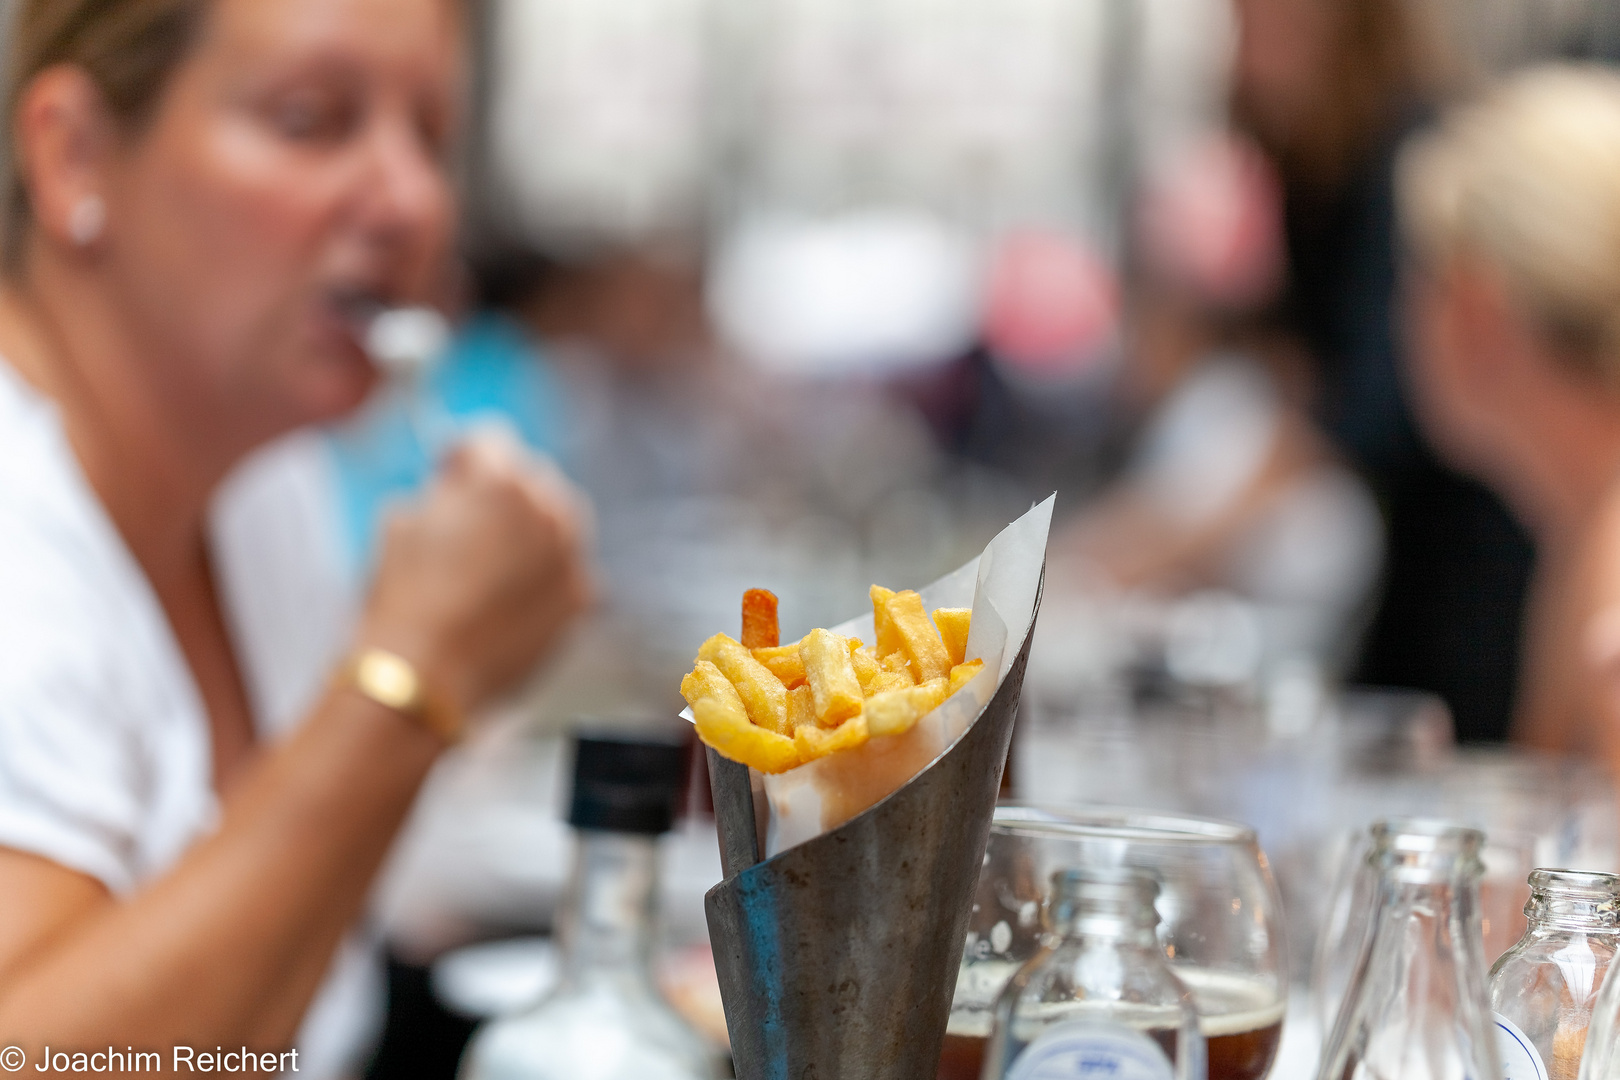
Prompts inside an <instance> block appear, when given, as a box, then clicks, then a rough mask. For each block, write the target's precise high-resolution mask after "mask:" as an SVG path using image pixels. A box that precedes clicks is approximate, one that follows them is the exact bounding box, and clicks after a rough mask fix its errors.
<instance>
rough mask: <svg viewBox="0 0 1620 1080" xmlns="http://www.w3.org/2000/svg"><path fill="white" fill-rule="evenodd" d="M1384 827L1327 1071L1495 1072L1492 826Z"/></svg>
mask: <svg viewBox="0 0 1620 1080" xmlns="http://www.w3.org/2000/svg"><path fill="white" fill-rule="evenodd" d="M1373 836H1374V844H1373V848H1372V851H1371V852H1370V853H1369V854H1368V856H1367V861H1368V865H1369V866H1370V867H1371V868H1372V869H1373V870H1374V871H1375V872H1376V873H1377V875H1378V887H1377V892H1376V894H1375V897H1374V900H1373V909H1372V913H1371V918H1370V921H1369V923H1368V926H1367V931H1366V934H1365V935H1364V936H1363V937H1362V940H1361V946H1360V949H1359V952H1358V955H1357V959H1356V962H1355V965H1354V967H1353V968H1352V971H1353V974H1352V975H1351V978H1350V984H1349V986H1348V987H1347V989H1346V990H1345V995H1344V1000H1343V1004H1342V1005H1341V1006H1340V1008H1339V1015H1338V1018H1337V1020H1336V1021H1335V1022H1334V1025H1333V1034H1332V1035H1331V1036H1330V1037H1329V1039H1328V1042H1327V1046H1326V1050H1325V1052H1324V1053H1323V1055H1322V1064H1321V1069H1320V1071H1319V1072H1318V1073H1317V1078H1318V1080H1493V1078H1495V1077H1497V1076H1499V1075H1500V1073H1499V1071H1498V1066H1497V1056H1496V1045H1495V1040H1494V1038H1493V1035H1492V1031H1493V1028H1492V1024H1491V1013H1490V1002H1489V999H1488V997H1487V993H1486V987H1485V955H1484V951H1485V947H1484V937H1483V934H1482V933H1481V930H1480V921H1479V879H1480V875H1481V873H1483V870H1484V867H1483V866H1482V865H1481V863H1480V858H1479V852H1480V848H1481V847H1482V846H1483V845H1484V842H1485V837H1484V834H1482V833H1480V832H1478V831H1477V830H1475V829H1463V828H1458V827H1456V826H1453V825H1448V824H1446V823H1444V822H1432V821H1415V820H1398V821H1389V822H1382V823H1380V825H1379V826H1377V827H1375V828H1374V830H1373Z"/></svg>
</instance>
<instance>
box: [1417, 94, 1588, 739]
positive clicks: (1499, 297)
mask: <svg viewBox="0 0 1620 1080" xmlns="http://www.w3.org/2000/svg"><path fill="white" fill-rule="evenodd" d="M1400 197H1401V206H1402V211H1403V215H1404V220H1405V228H1406V233H1407V238H1408V241H1409V248H1410V250H1411V253H1412V271H1411V273H1410V275H1409V284H1408V289H1409V295H1408V298H1409V317H1410V321H1411V328H1412V331H1413V339H1414V365H1413V371H1412V376H1413V379H1414V384H1415V389H1416V391H1417V396H1418V400H1419V406H1420V412H1421V415H1422V419H1423V422H1424V423H1425V425H1426V426H1427V428H1428V430H1429V432H1430V434H1431V436H1432V437H1433V438H1434V439H1435V441H1436V443H1437V444H1438V445H1440V446H1441V447H1442V448H1443V450H1444V451H1445V452H1446V453H1447V454H1448V456H1450V457H1451V458H1452V459H1453V460H1454V461H1455V462H1456V463H1458V464H1459V465H1460V466H1462V467H1464V468H1466V469H1468V470H1469V471H1471V472H1473V473H1475V474H1476V475H1478V476H1480V477H1481V478H1483V479H1484V480H1485V481H1487V482H1488V483H1489V484H1490V485H1491V486H1493V487H1494V488H1495V489H1496V490H1497V491H1498V492H1500V493H1501V494H1502V496H1503V497H1504V498H1505V499H1506V500H1507V501H1508V502H1509V504H1510V505H1511V506H1512V507H1513V509H1514V511H1515V513H1516V514H1517V515H1518V516H1519V517H1520V518H1521V520H1523V521H1524V522H1525V523H1526V524H1527V525H1528V526H1529V528H1530V529H1531V530H1532V532H1533V533H1534V535H1535V537H1536V542H1537V548H1538V551H1539V557H1540V566H1539V568H1538V572H1537V580H1536V583H1535V589H1534V597H1533V602H1532V607H1531V611H1530V614H1529V617H1528V623H1527V638H1526V640H1527V646H1526V656H1525V660H1524V663H1525V678H1524V682H1523V689H1522V692H1521V696H1520V702H1519V708H1518V714H1517V719H1516V721H1515V736H1516V738H1517V739H1518V740H1519V741H1521V742H1524V743H1526V744H1529V745H1532V746H1537V747H1543V748H1547V749H1552V750H1563V751H1575V752H1601V753H1603V754H1604V755H1606V756H1607V758H1608V760H1609V762H1610V764H1611V766H1614V767H1617V768H1620V75H1617V74H1615V73H1613V72H1611V71H1608V70H1604V69H1599V68H1596V67H1581V66H1573V65H1570V66H1550V67H1544V68H1540V69H1536V70H1531V71H1527V72H1525V73H1523V74H1520V75H1518V76H1516V77H1514V78H1513V79H1512V80H1511V81H1509V82H1507V83H1505V84H1503V85H1502V86H1500V87H1499V88H1497V89H1496V90H1494V91H1493V92H1491V93H1490V94H1489V95H1488V96H1486V97H1484V98H1483V99H1482V100H1480V101H1479V102H1478V103H1476V104H1473V105H1470V106H1467V107H1464V108H1461V109H1459V110H1457V111H1456V112H1454V113H1452V114H1451V115H1450V116H1448V117H1447V118H1446V120H1445V122H1444V123H1443V124H1442V125H1441V127H1440V128H1439V129H1438V130H1437V131H1436V132H1435V133H1433V134H1432V135H1429V136H1427V137H1426V138H1424V139H1423V140H1421V141H1420V142H1418V143H1416V144H1415V145H1413V146H1411V147H1409V148H1408V150H1407V151H1406V153H1405V155H1404V158H1403V160H1402V166H1401V172H1400Z"/></svg>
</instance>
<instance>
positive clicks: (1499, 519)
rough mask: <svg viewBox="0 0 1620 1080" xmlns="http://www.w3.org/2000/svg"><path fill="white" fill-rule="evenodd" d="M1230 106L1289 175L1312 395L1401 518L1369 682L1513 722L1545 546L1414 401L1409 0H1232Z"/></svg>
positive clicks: (1357, 674) (1392, 535)
mask: <svg viewBox="0 0 1620 1080" xmlns="http://www.w3.org/2000/svg"><path fill="white" fill-rule="evenodd" d="M1234 4H1235V10H1236V14H1237V17H1238V30H1239V34H1238V43H1237V50H1236V55H1235V58H1234V70H1233V88H1232V98H1233V112H1234V116H1235V119H1236V121H1237V122H1238V124H1239V125H1240V126H1241V127H1242V128H1244V129H1245V130H1247V131H1248V132H1249V133H1251V134H1252V135H1253V136H1254V137H1255V138H1256V139H1257V140H1258V141H1259V143H1260V145H1261V146H1262V147H1263V148H1264V149H1265V151H1266V152H1267V154H1268V155H1269V156H1270V157H1271V159H1272V161H1273V162H1274V163H1275V164H1276V167H1277V169H1278V172H1279V173H1280V175H1281V177H1282V180H1283V185H1284V192H1285V204H1284V205H1285V226H1286V235H1287V253H1288V262H1289V268H1290V282H1289V289H1288V294H1287V296H1286V298H1285V302H1284V306H1285V316H1286V318H1287V319H1288V321H1289V322H1290V324H1291V325H1292V327H1293V328H1294V330H1295V331H1296V332H1297V333H1298V334H1299V336H1300V337H1301V339H1302V340H1303V341H1304V343H1305V344H1306V346H1307V347H1308V349H1309V351H1310V356H1311V361H1312V367H1313V369H1314V381H1315V396H1316V404H1315V412H1316V414H1317V416H1318V418H1319V422H1320V424H1321V426H1322V429H1323V430H1324V431H1326V433H1327V434H1328V435H1329V436H1330V437H1331V439H1332V440H1333V442H1334V443H1335V445H1336V446H1337V448H1338V449H1339V451H1340V453H1341V454H1343V456H1344V457H1345V458H1346V459H1347V460H1348V461H1349V462H1350V463H1351V464H1352V465H1353V466H1354V467H1355V468H1356V469H1357V470H1358V471H1359V472H1360V473H1361V475H1362V476H1363V477H1364V478H1365V479H1366V480H1367V481H1368V483H1369V484H1370V485H1371V487H1372V489H1373V493H1374V495H1375V496H1376V497H1377V499H1378V500H1379V503H1380V505H1381V508H1382V510H1383V513H1384V519H1385V526H1386V530H1387V540H1386V548H1385V551H1386V556H1385V570H1384V575H1383V582H1382V589H1381V592H1382V595H1381V599H1380V601H1379V603H1378V606H1377V610H1376V611H1375V613H1374V614H1373V617H1372V621H1371V624H1370V626H1369V627H1368V630H1367V633H1366V636H1365V639H1364V641H1363V645H1362V655H1361V659H1360V663H1359V665H1358V667H1357V668H1356V669H1355V670H1353V671H1352V673H1351V675H1352V677H1353V678H1354V679H1356V680H1357V681H1361V682H1368V683H1377V684H1383V685H1391V686H1405V687H1413V688H1417V689H1424V690H1431V691H1434V692H1436V693H1439V694H1440V695H1441V696H1442V697H1444V698H1445V700H1446V702H1447V703H1448V705H1449V706H1450V707H1451V710H1452V713H1453V717H1454V721H1455V724H1456V731H1457V735H1458V737H1459V739H1461V740H1464V741H1473V740H1500V739H1502V738H1504V737H1505V736H1506V735H1507V732H1508V727H1509V722H1510V719H1511V716H1512V710H1513V702H1514V697H1515V692H1516V691H1515V686H1516V683H1515V672H1516V671H1517V669H1518V658H1519V642H1520V624H1521V622H1522V610H1523V604H1524V594H1525V589H1526V586H1527V582H1528V578H1529V573H1530V565H1531V559H1532V552H1531V548H1530V546H1529V542H1528V540H1527V539H1526V537H1525V536H1524V534H1523V532H1522V530H1521V529H1520V528H1519V527H1518V525H1517V524H1516V523H1515V522H1514V520H1513V519H1512V517H1511V516H1510V515H1509V514H1508V512H1507V511H1506V509H1504V508H1503V506H1502V505H1501V503H1500V502H1498V501H1497V499H1496V498H1495V497H1494V496H1493V495H1492V494H1491V493H1490V492H1489V491H1488V490H1486V489H1485V488H1484V487H1482V486H1480V485H1479V484H1477V483H1475V482H1473V481H1472V480H1469V479H1467V478H1465V477H1463V476H1461V475H1460V474H1458V473H1456V472H1454V471H1453V470H1451V469H1450V468H1448V467H1447V466H1446V465H1444V464H1442V463H1441V461H1440V459H1439V457H1438V456H1437V454H1436V453H1435V451H1434V449H1433V448H1432V447H1431V445H1430V444H1429V442H1428V441H1427V439H1426V438H1425V436H1424V435H1423V433H1422V432H1421V431H1420V430H1419V429H1418V427H1417V425H1416V423H1415V422H1414V420H1413V418H1412V412H1411V408H1410V406H1409V404H1408V400H1407V392H1406V389H1405V387H1404V382H1403V374H1402V368H1403V366H1404V361H1403V359H1402V349H1401V344H1400V335H1399V333H1398V332H1397V325H1396V324H1397V322H1398V315H1397V313H1396V310H1395V290H1396V271H1397V265H1396V263H1397V259H1396V254H1395V250H1396V249H1395V222H1394V197H1393V186H1392V185H1393V179H1392V178H1393V168H1394V161H1395V155H1396V153H1397V151H1398V148H1399V146H1400V143H1401V141H1402V140H1403V139H1404V138H1405V137H1406V136H1407V135H1408V134H1409V133H1410V132H1411V131H1413V130H1414V129H1415V128H1416V127H1417V126H1418V125H1419V124H1420V123H1421V122H1422V120H1423V118H1424V117H1425V115H1426V113H1427V109H1426V104H1425V102H1426V97H1427V94H1426V89H1425V87H1424V85H1423V79H1422V78H1421V72H1420V64H1419V61H1418V58H1417V56H1416V49H1415V48H1414V44H1413V41H1414V37H1413V35H1412V34H1411V32H1410V31H1409V28H1408V26H1407V14H1408V12H1407V10H1406V5H1405V3H1404V2H1403V0H1234Z"/></svg>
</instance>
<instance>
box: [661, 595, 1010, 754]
mask: <svg viewBox="0 0 1620 1080" xmlns="http://www.w3.org/2000/svg"><path fill="white" fill-rule="evenodd" d="M871 596H872V614H873V624H874V627H875V629H876V630H877V642H876V643H875V644H874V645H872V646H870V647H868V646H864V645H862V643H861V641H860V639H859V638H854V637H843V636H842V635H839V634H835V633H833V632H832V631H830V630H812V631H811V632H810V633H809V634H806V635H805V636H804V637H803V638H802V639H800V640H799V641H796V642H791V643H789V644H786V645H784V644H781V642H780V634H781V630H780V625H779V623H778V621H777V616H776V597H775V596H773V595H772V594H770V593H768V592H766V591H765V590H763V589H751V590H749V591H748V593H747V594H746V595H745V596H744V598H743V640H742V641H738V640H736V639H733V638H731V637H728V636H727V635H725V634H716V635H714V636H713V637H711V638H710V639H709V640H708V641H706V642H704V643H703V647H702V648H701V649H700V650H698V656H697V660H696V662H695V663H694V665H693V668H692V671H691V672H690V673H689V674H688V675H687V676H686V677H685V678H684V679H682V680H681V694H682V695H683V696H684V697H685V698H686V700H687V702H688V703H689V704H690V705H691V707H692V716H693V718H694V719H695V720H696V722H697V732H698V736H699V737H700V738H701V739H702V740H703V741H704V742H705V743H707V744H708V745H709V746H712V747H714V748H715V750H717V751H718V752H719V753H721V754H723V755H725V756H726V757H728V758H730V759H732V760H733V761H740V762H743V763H744V764H747V765H749V766H751V767H753V768H755V769H758V770H759V771H761V772H785V771H787V770H788V769H792V768H796V767H797V766H799V765H801V764H804V763H805V762H809V761H814V760H816V759H818V758H822V757H826V756H827V755H829V754H836V753H839V752H840V751H844V750H850V749H854V748H855V747H858V746H860V745H862V744H863V743H865V742H866V741H867V740H868V739H870V738H873V737H876V736H880V735H881V736H895V735H901V734H904V733H905V732H907V731H910V730H911V729H912V728H913V727H915V726H916V724H917V722H918V721H919V720H921V719H922V718H923V717H924V716H926V715H927V714H928V713H930V712H932V711H933V710H934V709H936V708H938V707H939V705H940V704H941V703H942V702H944V701H945V700H946V699H947V698H949V697H950V696H951V695H952V694H954V693H956V692H957V691H958V690H960V689H961V688H962V687H964V686H966V685H967V684H968V683H969V682H970V681H972V680H973V678H974V677H975V676H976V675H978V674H979V672H981V671H983V670H984V661H982V660H968V661H964V660H963V659H962V657H963V654H964V652H965V651H966V648H967V635H968V628H969V624H970V621H971V618H972V612H971V611H970V610H969V609H968V608H938V609H936V610H935V611H934V612H933V614H932V616H930V615H929V614H927V613H926V612H925V611H924V609H923V604H922V598H921V597H920V596H919V595H918V594H917V593H915V592H911V591H905V592H892V591H890V590H888V589H885V588H883V587H882V586H881V585H874V586H872V590H871Z"/></svg>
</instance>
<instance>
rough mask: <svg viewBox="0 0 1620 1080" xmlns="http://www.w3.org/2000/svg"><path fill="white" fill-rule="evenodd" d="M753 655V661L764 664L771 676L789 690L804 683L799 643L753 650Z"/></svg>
mask: <svg viewBox="0 0 1620 1080" xmlns="http://www.w3.org/2000/svg"><path fill="white" fill-rule="evenodd" d="M753 653H754V659H755V660H758V661H759V662H760V663H762V664H764V665H765V666H766V668H768V669H769V670H770V673H771V674H772V675H775V676H776V677H777V678H778V679H781V680H782V685H783V686H785V687H787V688H788V689H789V690H792V689H793V688H794V687H795V686H798V685H800V684H801V683H803V682H804V661H803V660H801V659H800V658H799V642H797V641H795V642H792V643H791V644H788V645H772V646H770V647H768V648H764V649H754V650H753Z"/></svg>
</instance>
